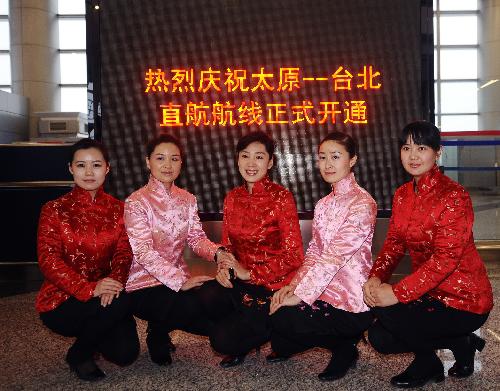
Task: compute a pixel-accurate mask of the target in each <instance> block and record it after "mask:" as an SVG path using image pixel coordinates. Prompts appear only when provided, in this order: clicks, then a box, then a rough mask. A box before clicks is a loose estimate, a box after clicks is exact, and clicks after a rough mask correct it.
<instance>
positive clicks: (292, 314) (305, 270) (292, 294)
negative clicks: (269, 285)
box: [267, 132, 377, 381]
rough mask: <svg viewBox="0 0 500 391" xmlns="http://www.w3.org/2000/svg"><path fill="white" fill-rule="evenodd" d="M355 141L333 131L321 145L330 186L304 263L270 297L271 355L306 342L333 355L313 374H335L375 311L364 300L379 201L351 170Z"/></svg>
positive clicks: (275, 357)
mask: <svg viewBox="0 0 500 391" xmlns="http://www.w3.org/2000/svg"><path fill="white" fill-rule="evenodd" d="M356 160H357V145H356V142H355V140H354V139H353V138H352V137H351V136H349V135H347V134H344V133H341V132H333V133H330V134H328V135H327V136H326V138H325V139H323V141H321V143H320V145H319V151H318V162H319V169H320V172H321V175H322V177H323V179H324V180H325V181H326V182H328V183H329V184H331V185H332V192H331V193H330V194H328V195H327V196H326V197H324V198H322V199H321V200H320V201H319V202H318V204H317V205H316V208H315V210H314V220H313V226H312V239H311V242H310V243H309V248H308V249H307V252H306V258H305V262H304V264H303V266H302V267H301V268H300V269H299V271H298V272H297V274H296V276H295V277H294V279H293V280H292V282H291V283H290V284H289V285H287V286H285V287H283V288H282V289H280V290H279V291H278V292H276V293H275V294H274V296H273V298H272V301H271V313H272V314H273V316H272V325H273V333H272V337H271V344H272V348H273V353H271V354H270V355H269V356H268V357H267V361H269V362H277V361H283V360H286V359H287V358H288V357H289V356H291V355H292V354H295V353H299V352H301V351H304V350H307V349H309V348H312V347H316V346H317V347H323V348H327V349H329V350H330V351H331V352H332V358H331V360H330V363H329V364H328V366H327V367H326V368H325V370H324V371H323V372H322V373H320V374H319V379H320V380H323V381H331V380H336V379H340V378H342V377H343V376H345V374H346V373H347V371H348V370H349V368H350V367H352V366H354V365H355V363H356V361H357V359H358V351H357V349H356V344H357V343H358V341H359V340H360V338H361V336H362V333H363V332H364V331H365V330H366V329H367V328H368V327H369V326H370V324H371V322H372V320H373V318H372V315H371V314H370V311H369V308H368V306H367V305H366V304H365V303H364V302H363V289H362V288H363V284H364V283H365V282H366V280H367V278H368V274H369V272H370V269H371V266H372V256H371V244H372V237H373V230H374V226H375V219H376V215H377V205H376V203H375V201H374V200H373V198H372V197H371V196H370V194H368V192H366V190H364V189H363V188H361V187H360V186H359V185H358V184H357V183H356V180H355V179H354V175H353V173H352V172H351V169H352V167H353V166H354V164H356Z"/></svg>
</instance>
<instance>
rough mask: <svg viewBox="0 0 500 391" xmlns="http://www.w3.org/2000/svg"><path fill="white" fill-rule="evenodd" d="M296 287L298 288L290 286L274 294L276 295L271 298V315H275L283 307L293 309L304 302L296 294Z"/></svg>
mask: <svg viewBox="0 0 500 391" xmlns="http://www.w3.org/2000/svg"><path fill="white" fill-rule="evenodd" d="M296 287H297V286H296V285H294V284H289V285H285V286H284V287H283V288H281V289H280V290H278V291H276V292H274V295H273V297H272V298H271V305H270V308H269V315H272V314H274V313H275V312H276V311H278V310H279V309H280V308H281V307H292V306H295V305H298V304H300V302H301V301H302V300H301V299H300V297H298V296H297V295H296V294H295V293H294V292H295V288H296Z"/></svg>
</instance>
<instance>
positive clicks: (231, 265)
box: [215, 250, 250, 288]
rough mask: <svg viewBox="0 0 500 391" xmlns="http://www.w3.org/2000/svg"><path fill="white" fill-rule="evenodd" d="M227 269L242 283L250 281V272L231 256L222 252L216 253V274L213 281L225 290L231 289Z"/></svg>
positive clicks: (231, 285)
mask: <svg viewBox="0 0 500 391" xmlns="http://www.w3.org/2000/svg"><path fill="white" fill-rule="evenodd" d="M229 269H233V271H234V276H235V277H236V278H239V279H240V280H242V281H248V280H249V279H250V271H249V270H247V269H245V268H244V267H243V266H242V265H241V264H240V263H239V262H238V261H237V259H236V258H235V257H234V255H233V254H231V253H230V252H227V251H224V250H222V251H220V252H219V253H217V274H216V275H215V279H216V280H217V282H218V283H219V284H221V285H222V286H223V287H225V288H232V287H233V284H232V282H231V276H230V274H229Z"/></svg>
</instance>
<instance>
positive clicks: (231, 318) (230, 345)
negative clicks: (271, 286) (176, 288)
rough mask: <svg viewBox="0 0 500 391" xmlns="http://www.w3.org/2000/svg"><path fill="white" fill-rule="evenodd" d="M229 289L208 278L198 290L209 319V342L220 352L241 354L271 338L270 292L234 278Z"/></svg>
mask: <svg viewBox="0 0 500 391" xmlns="http://www.w3.org/2000/svg"><path fill="white" fill-rule="evenodd" d="M233 285H234V287H233V288H232V289H228V288H224V287H223V286H222V285H220V284H219V283H218V282H217V281H209V282H207V283H205V284H203V286H202V287H201V288H200V289H199V291H198V292H197V294H198V296H199V298H200V301H201V303H202V305H203V309H204V312H205V316H206V317H207V318H208V319H209V320H210V321H211V322H212V324H213V326H212V329H211V331H210V334H209V337H210V344H211V345H212V348H213V349H214V350H215V351H216V352H218V353H221V354H229V355H244V354H247V353H248V352H249V351H250V350H252V349H254V348H257V347H260V345H262V344H264V343H266V342H268V341H269V339H270V337H271V323H270V316H269V303H270V298H271V297H272V294H273V293H272V292H271V291H270V290H268V289H266V288H264V287H262V286H257V285H252V284H247V283H244V282H241V281H235V282H234V283H233Z"/></svg>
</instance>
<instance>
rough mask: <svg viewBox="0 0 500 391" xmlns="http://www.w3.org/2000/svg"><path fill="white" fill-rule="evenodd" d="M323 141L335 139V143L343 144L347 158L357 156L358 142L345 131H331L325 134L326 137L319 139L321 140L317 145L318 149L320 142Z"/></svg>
mask: <svg viewBox="0 0 500 391" xmlns="http://www.w3.org/2000/svg"><path fill="white" fill-rule="evenodd" d="M325 141H335V142H336V143H338V144H340V145H343V146H344V148H345V149H346V151H347V152H348V153H349V158H351V159H352V158H353V157H354V156H358V142H357V141H356V139H355V138H354V137H352V136H350V135H348V134H347V133H342V132H337V131H335V132H331V133H328V134H327V135H326V137H325V138H324V139H323V140H321V142H320V143H319V145H318V150H319V147H321V144H323V143H324V142H325Z"/></svg>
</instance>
